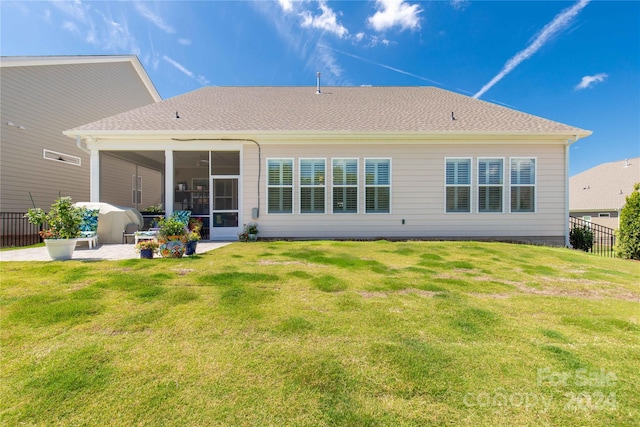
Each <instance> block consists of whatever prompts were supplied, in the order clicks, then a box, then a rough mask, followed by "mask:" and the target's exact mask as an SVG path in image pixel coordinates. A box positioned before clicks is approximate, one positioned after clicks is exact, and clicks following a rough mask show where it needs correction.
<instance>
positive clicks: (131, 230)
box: [122, 222, 138, 244]
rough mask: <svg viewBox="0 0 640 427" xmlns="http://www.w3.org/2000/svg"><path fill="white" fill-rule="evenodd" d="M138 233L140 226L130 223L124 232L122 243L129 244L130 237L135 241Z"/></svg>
mask: <svg viewBox="0 0 640 427" xmlns="http://www.w3.org/2000/svg"><path fill="white" fill-rule="evenodd" d="M137 231H138V224H136V223H133V222H130V223H129V224H127V225H125V227H124V231H123V232H122V243H123V244H124V243H129V237H133V238H134V239H135V237H136V232H137Z"/></svg>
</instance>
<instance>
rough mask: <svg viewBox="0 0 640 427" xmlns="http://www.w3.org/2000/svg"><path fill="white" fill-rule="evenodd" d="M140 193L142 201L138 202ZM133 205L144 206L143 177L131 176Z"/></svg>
mask: <svg viewBox="0 0 640 427" xmlns="http://www.w3.org/2000/svg"><path fill="white" fill-rule="evenodd" d="M136 181H137V185H136ZM138 193H140V198H139V199H140V200H138ZM131 203H132V204H133V205H140V204H142V176H140V175H135V174H133V175H131Z"/></svg>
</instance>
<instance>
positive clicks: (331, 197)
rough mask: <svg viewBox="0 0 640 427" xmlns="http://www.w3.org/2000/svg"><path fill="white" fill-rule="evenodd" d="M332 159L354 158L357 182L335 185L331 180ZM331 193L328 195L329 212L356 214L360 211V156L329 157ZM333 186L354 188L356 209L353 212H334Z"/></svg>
mask: <svg viewBox="0 0 640 427" xmlns="http://www.w3.org/2000/svg"><path fill="white" fill-rule="evenodd" d="M334 160H355V161H356V177H357V180H358V182H357V183H356V185H340V184H338V185H336V184H335V183H334V182H333V161H334ZM330 179H331V185H330V188H331V195H330V197H329V198H330V199H331V203H330V205H331V214H336V215H357V214H359V213H360V212H361V210H360V182H361V181H362V179H361V176H360V158H358V157H332V158H331V178H330ZM334 187H339V188H354V187H355V189H356V211H355V212H335V211H334V210H333V189H334Z"/></svg>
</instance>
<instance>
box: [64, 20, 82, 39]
mask: <svg viewBox="0 0 640 427" xmlns="http://www.w3.org/2000/svg"><path fill="white" fill-rule="evenodd" d="M62 28H63V29H65V30H67V31H69V32H70V33H73V34H75V35H77V36H79V35H80V29H79V28H78V26H77V25H76V24H74V23H73V22H71V21H64V22H63V23H62Z"/></svg>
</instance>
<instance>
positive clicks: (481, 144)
mask: <svg viewBox="0 0 640 427" xmlns="http://www.w3.org/2000/svg"><path fill="white" fill-rule="evenodd" d="M303 142H304V143H278V144H275V143H274V144H267V143H265V144H263V146H262V155H263V157H262V159H263V160H262V161H263V165H264V167H263V171H264V174H263V175H262V176H263V179H262V181H261V183H262V185H261V189H262V190H263V197H262V198H261V199H260V216H259V218H258V219H257V222H259V224H260V236H262V237H264V238H285V239H287V238H303V239H304V238H309V239H316V238H326V239H333V238H337V239H341V238H355V239H370V238H398V239H419V238H437V239H440V238H442V239H447V238H487V239H489V238H490V239H494V238H495V239H504V240H510V241H515V240H519V237H521V236H525V237H526V238H525V239H524V240H523V241H530V242H546V243H549V244H559V245H563V244H564V233H565V228H566V227H565V223H566V221H567V219H566V217H567V215H566V212H565V196H566V192H565V190H564V184H565V180H566V175H565V163H564V155H565V145H564V144H565V143H566V141H564V140H558V142H557V144H549V143H548V141H544V140H543V141H533V142H531V143H527V144H521V143H519V141H516V140H514V141H509V143H508V144H507V143H500V144H498V143H493V144H487V143H486V142H485V141H472V142H470V143H469V144H463V143H459V144H448V143H447V144H445V143H441V144H435V143H434V144H424V145H422V144H403V143H397V144H396V143H394V144H393V145H392V146H391V145H390V144H388V143H385V144H383V143H379V144H367V145H366V146H364V143H348V142H345V143H343V142H341V143H336V142H335V141H331V140H328V139H327V140H326V141H325V140H322V141H319V142H315V141H314V142H313V143H312V142H311V141H306V140H303ZM253 145H254V144H251V145H249V144H248V145H247V146H246V147H245V156H244V157H243V165H244V166H243V168H244V169H243V170H244V172H243V173H244V175H243V176H244V177H245V180H244V181H243V188H244V193H243V197H244V201H243V203H244V206H245V207H254V206H256V201H257V200H258V198H257V197H258V195H257V194H256V184H257V182H258V181H257V180H258V168H257V167H256V166H257V161H258V148H257V147H254V146H253ZM534 156H535V158H536V166H537V168H536V212H535V213H514V214H508V212H509V206H510V192H509V191H510V183H509V173H510V169H509V165H510V158H531V157H534ZM288 157H291V158H293V159H294V162H295V165H294V166H295V168H296V171H295V172H296V176H295V179H294V199H295V200H294V207H293V209H294V215H268V214H267V192H266V190H267V170H266V160H265V159H269V158H271V159H283V158H288ZM301 158H302V159H305V158H327V175H328V177H329V178H328V182H327V187H326V197H327V209H328V210H331V209H332V208H333V206H329V204H331V205H333V197H334V195H333V191H334V188H339V187H336V186H335V185H336V182H334V181H332V177H333V172H334V171H333V170H329V167H332V169H333V160H342V159H353V160H352V161H351V163H352V164H355V161H356V160H357V188H358V191H357V197H358V211H357V213H350V214H337V213H336V212H335V211H333V212H331V211H328V213H332V214H331V215H310V214H305V215H302V214H300V213H299V212H300V206H299V202H298V194H299V189H298V185H299V183H298V171H297V168H298V164H299V160H298V159H301ZM384 158H391V166H392V173H393V175H392V178H391V185H392V192H391V194H392V205H391V213H389V214H378V215H376V214H368V213H365V200H364V197H365V181H364V173H365V164H364V162H365V159H384ZM479 158H487V159H494V158H503V159H504V165H503V166H504V190H503V192H504V200H503V213H502V214H488V213H487V214H485V213H483V214H480V213H477V214H475V215H474V214H471V213H460V214H453V213H447V212H446V211H445V173H444V170H445V159H471V167H472V171H473V174H472V175H471V180H470V181H471V212H477V211H478V207H477V198H478V196H477V194H476V192H477V191H478V189H477V185H478V184H477V182H476V181H477V172H476V167H477V159H479ZM329 159H330V160H329ZM350 175H351V174H350ZM354 178H355V177H354ZM145 179H147V178H146V177H145ZM147 183H148V181H145V188H148V184H147ZM350 183H352V184H355V180H354V181H350ZM602 212H604V211H602ZM594 215H595V216H597V212H596V213H594ZM612 216H613V214H612ZM403 219H404V220H405V223H404V224H403V223H402V220H403ZM252 220H254V221H256V219H252V217H251V209H248V208H245V209H244V213H243V219H242V221H241V222H242V223H248V222H250V221H252ZM529 238H530V239H531V240H529ZM554 239H555V240H554Z"/></svg>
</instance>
